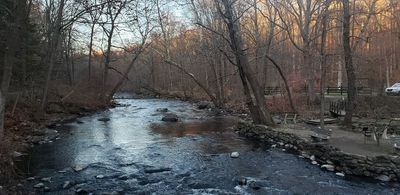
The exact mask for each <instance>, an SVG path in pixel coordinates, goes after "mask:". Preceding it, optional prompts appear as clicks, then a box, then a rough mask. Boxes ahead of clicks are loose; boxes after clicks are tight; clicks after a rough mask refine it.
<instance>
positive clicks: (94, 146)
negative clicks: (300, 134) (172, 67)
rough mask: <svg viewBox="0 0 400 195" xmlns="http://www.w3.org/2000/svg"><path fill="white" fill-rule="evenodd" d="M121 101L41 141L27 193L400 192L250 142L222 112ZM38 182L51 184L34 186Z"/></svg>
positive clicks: (30, 164)
mask: <svg viewBox="0 0 400 195" xmlns="http://www.w3.org/2000/svg"><path fill="white" fill-rule="evenodd" d="M118 103H120V104H121V105H122V106H118V107H116V108H112V109H109V110H107V111H103V112H99V113H96V114H93V115H90V116H86V117H83V118H80V119H78V120H77V121H75V122H71V123H67V124H60V125H58V126H57V127H56V128H55V129H56V130H58V131H59V132H60V133H61V134H60V136H59V139H57V140H55V141H54V142H52V143H47V144H43V145H38V146H35V147H34V148H33V149H32V152H31V153H30V155H29V157H28V158H27V160H25V162H24V164H25V166H24V167H25V169H26V171H27V172H29V175H30V176H34V177H35V178H36V179H34V180H32V181H28V182H27V184H26V185H25V188H24V190H25V192H32V193H38V194H40V193H44V191H47V192H46V193H47V194H74V193H82V194H84V193H93V194H396V193H397V192H399V191H398V189H397V188H394V187H393V185H391V184H379V183H371V182H366V181H363V180H358V179H346V178H343V177H340V176H337V175H335V173H332V172H327V171H323V170H321V169H320V168H319V167H318V166H315V165H311V163H310V162H309V160H306V159H302V158H300V157H298V156H296V155H293V154H288V153H285V152H282V151H281V150H279V149H277V148H270V147H268V146H267V145H260V144H256V143H253V142H252V141H249V140H246V139H244V138H242V137H240V136H238V135H237V134H236V133H235V132H234V131H233V127H234V126H235V125H236V124H237V121H238V118H237V116H226V115H216V114H215V113H212V112H210V111H207V110H198V109H196V106H195V105H193V104H191V103H188V102H183V101H178V100H163V99H123V100H122V99H121V100H118ZM160 108H168V110H169V112H171V113H175V114H176V115H178V117H179V121H178V122H176V123H173V122H163V121H161V118H162V116H163V113H162V112H160V110H157V109H160ZM99 119H100V120H99ZM108 119H109V120H108ZM234 151H237V152H239V153H240V156H239V158H231V157H230V153H231V152H234ZM74 168H75V169H76V170H74ZM41 178H44V179H43V181H42V180H41ZM38 183H43V184H44V185H45V186H46V187H48V188H46V190H44V188H39V189H34V188H33V186H34V185H37V184H38Z"/></svg>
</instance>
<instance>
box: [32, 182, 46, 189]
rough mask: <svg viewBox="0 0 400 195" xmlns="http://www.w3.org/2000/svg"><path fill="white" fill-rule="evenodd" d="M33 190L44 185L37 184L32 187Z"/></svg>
mask: <svg viewBox="0 0 400 195" xmlns="http://www.w3.org/2000/svg"><path fill="white" fill-rule="evenodd" d="M33 187H34V188H43V187H44V184H43V183H38V184H36V185H34V186H33Z"/></svg>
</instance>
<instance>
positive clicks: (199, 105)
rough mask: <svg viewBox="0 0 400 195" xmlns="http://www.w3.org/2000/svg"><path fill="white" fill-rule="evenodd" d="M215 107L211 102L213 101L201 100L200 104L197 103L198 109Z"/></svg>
mask: <svg viewBox="0 0 400 195" xmlns="http://www.w3.org/2000/svg"><path fill="white" fill-rule="evenodd" d="M212 107H213V104H212V103H211V102H205V101H204V102H200V103H199V104H198V105H197V108H198V109H200V110H203V109H208V108H212Z"/></svg>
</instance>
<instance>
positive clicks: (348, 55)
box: [342, 0, 356, 126]
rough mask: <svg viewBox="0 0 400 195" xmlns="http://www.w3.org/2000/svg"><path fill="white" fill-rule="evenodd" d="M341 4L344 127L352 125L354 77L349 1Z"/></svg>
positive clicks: (343, 1)
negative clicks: (345, 76) (344, 78)
mask: <svg viewBox="0 0 400 195" xmlns="http://www.w3.org/2000/svg"><path fill="white" fill-rule="evenodd" d="M342 3H343V37H342V38H343V51H344V62H345V67H346V73H347V87H348V91H347V107H346V115H345V117H344V124H345V125H346V126H351V125H352V118H353V113H354V107H355V100H356V86H355V84H356V75H355V72H354V67H353V56H352V50H351V46H350V17H351V16H350V6H349V0H342Z"/></svg>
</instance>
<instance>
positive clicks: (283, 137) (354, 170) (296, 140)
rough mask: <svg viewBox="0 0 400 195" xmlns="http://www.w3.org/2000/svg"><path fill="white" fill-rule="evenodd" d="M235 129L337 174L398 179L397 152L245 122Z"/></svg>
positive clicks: (398, 159)
mask: <svg viewBox="0 0 400 195" xmlns="http://www.w3.org/2000/svg"><path fill="white" fill-rule="evenodd" d="M292 131H296V130H295V129H292ZM237 132H238V133H239V134H240V135H242V136H245V137H247V138H251V139H254V140H256V141H260V142H265V143H269V144H272V147H280V148H282V150H283V151H287V152H291V153H294V154H297V155H300V156H301V157H302V158H307V159H310V161H311V163H312V164H313V165H318V166H320V167H321V168H322V169H326V170H328V171H332V172H336V174H337V175H339V176H343V177H345V176H359V177H367V178H373V179H376V180H379V181H382V182H389V181H400V157H399V156H397V155H393V154H381V155H366V154H354V153H348V152H345V151H343V149H339V148H338V147H335V146H334V145H332V144H329V143H327V142H313V141H312V139H311V137H307V136H299V135H296V133H291V132H289V131H283V130H278V129H273V128H271V127H267V126H262V125H253V124H251V123H248V122H242V123H240V124H239V125H238V127H237Z"/></svg>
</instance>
